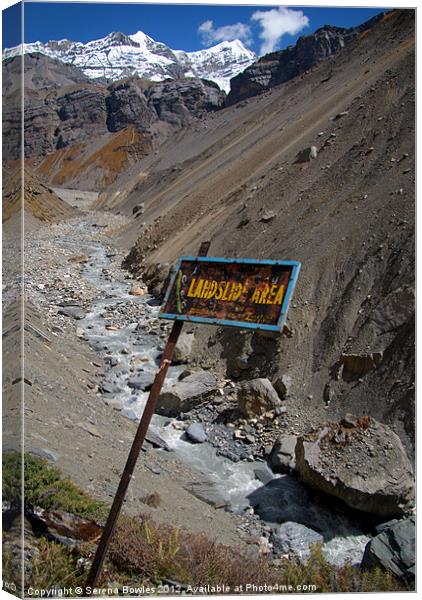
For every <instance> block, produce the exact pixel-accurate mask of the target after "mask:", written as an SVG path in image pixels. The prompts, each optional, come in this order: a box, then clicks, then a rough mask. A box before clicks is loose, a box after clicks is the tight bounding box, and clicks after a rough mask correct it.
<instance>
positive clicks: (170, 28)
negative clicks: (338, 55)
mask: <svg viewBox="0 0 422 600" xmlns="http://www.w3.org/2000/svg"><path fill="white" fill-rule="evenodd" d="M382 10H383V9H381V8H372V9H367V8H339V7H337V8H333V7H326V8H321V7H291V6H290V7H280V6H278V7H275V6H271V5H268V6H262V5H258V6H239V5H232V6H221V5H212V4H208V5H206V4H201V5H196V6H195V5H176V4H173V5H165V4H162V5H160V4H123V3H116V4H100V3H79V4H78V3H59V2H58V3H54V2H48V3H46V2H27V3H25V42H35V41H38V40H39V41H42V42H47V41H48V40H60V39H63V38H67V39H70V40H72V41H79V42H88V41H91V40H93V39H98V38H102V37H105V36H106V35H107V34H109V33H110V32H112V31H122V32H123V33H127V34H131V33H135V32H137V31H139V30H141V31H143V32H145V33H146V34H148V35H149V36H151V37H152V38H153V39H155V40H157V41H161V42H164V43H165V44H167V45H168V46H169V47H170V48H172V49H174V50H186V51H193V50H201V49H203V48H207V47H209V46H212V45H215V44H217V43H219V42H221V41H224V40H232V39H236V38H237V39H241V40H242V42H243V43H244V44H245V46H247V47H248V48H250V49H251V50H253V51H254V52H256V54H258V55H262V54H265V53H267V52H272V51H273V50H278V49H282V48H285V47H286V46H288V45H290V44H293V43H295V42H296V40H297V38H298V37H299V36H301V35H307V34H310V33H313V32H314V31H315V30H316V29H318V28H319V27H321V26H322V25H325V24H329V25H336V26H338V27H351V26H353V25H358V24H360V23H362V22H364V21H366V20H367V19H370V18H371V17H372V16H374V15H376V14H378V13H379V12H381V11H382ZM18 17H19V14H18V5H15V6H14V7H11V8H9V9H7V10H6V11H3V47H5V48H8V47H12V46H16V45H17V44H19V41H20V40H19V31H18V27H17V26H16V24H17V23H18V22H19V20H18Z"/></svg>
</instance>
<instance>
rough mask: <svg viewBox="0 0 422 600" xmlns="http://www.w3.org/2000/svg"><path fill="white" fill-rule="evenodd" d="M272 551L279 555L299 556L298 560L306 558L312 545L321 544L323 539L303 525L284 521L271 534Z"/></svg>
mask: <svg viewBox="0 0 422 600" xmlns="http://www.w3.org/2000/svg"><path fill="white" fill-rule="evenodd" d="M271 541H272V544H273V548H274V551H275V552H276V553H279V554H291V553H292V552H294V553H297V554H299V556H300V558H307V557H309V554H310V548H311V546H312V545H313V544H322V543H323V542H324V538H323V536H322V535H321V534H320V533H317V532H316V531H314V530H313V529H310V528H309V527H305V525H301V524H300V523H294V522H292V521H286V522H285V523H283V524H282V525H280V527H279V528H278V529H277V530H276V531H274V532H273V534H272V536H271Z"/></svg>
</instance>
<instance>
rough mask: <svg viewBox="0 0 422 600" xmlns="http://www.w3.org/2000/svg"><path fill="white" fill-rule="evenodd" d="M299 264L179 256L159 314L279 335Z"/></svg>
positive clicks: (287, 261)
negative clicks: (277, 332)
mask: <svg viewBox="0 0 422 600" xmlns="http://www.w3.org/2000/svg"><path fill="white" fill-rule="evenodd" d="M300 266H301V264H300V263H299V262H297V261H292V260H253V259H233V258H232V259H230V258H229V259H227V258H209V257H194V256H183V257H181V258H180V259H179V260H178V262H177V264H176V267H175V270H174V272H173V275H172V278H171V281H170V285H169V288H168V290H167V293H166V296H165V298H164V304H163V307H162V312H161V313H160V315H159V316H160V317H161V318H162V319H177V320H182V321H191V322H194V323H208V324H213V325H225V326H232V327H246V328H251V329H260V330H266V331H281V329H282V327H283V325H284V322H285V320H286V315H287V310H288V307H289V302H290V299H291V296H292V293H293V290H294V287H295V284H296V281H297V277H298V275H299V270H300Z"/></svg>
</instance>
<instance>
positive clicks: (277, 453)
mask: <svg viewBox="0 0 422 600" xmlns="http://www.w3.org/2000/svg"><path fill="white" fill-rule="evenodd" d="M296 443H297V436H295V435H286V434H283V435H280V436H279V437H278V438H277V440H276V442H275V444H274V447H273V449H272V451H271V454H270V457H269V461H268V462H269V464H270V466H271V468H272V469H273V471H275V472H276V473H288V472H289V471H293V470H294V469H295V467H296V456H295V451H296Z"/></svg>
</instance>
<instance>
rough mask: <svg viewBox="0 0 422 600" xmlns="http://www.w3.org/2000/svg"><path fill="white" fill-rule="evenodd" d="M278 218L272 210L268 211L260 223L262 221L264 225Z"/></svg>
mask: <svg viewBox="0 0 422 600" xmlns="http://www.w3.org/2000/svg"><path fill="white" fill-rule="evenodd" d="M276 216H277V215H276V214H275V212H273V211H272V210H266V211H265V212H264V213H263V215H262V217H261V218H260V221H262V222H263V223H269V222H270V221H272V220H273V219H275V217H276Z"/></svg>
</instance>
